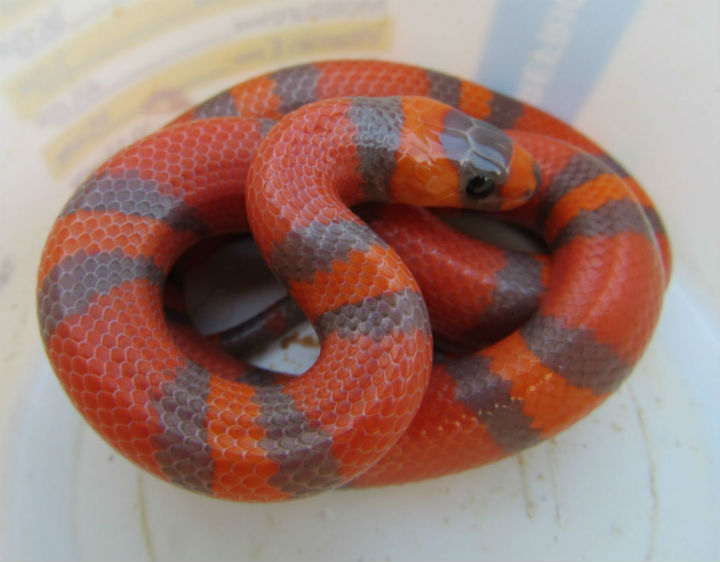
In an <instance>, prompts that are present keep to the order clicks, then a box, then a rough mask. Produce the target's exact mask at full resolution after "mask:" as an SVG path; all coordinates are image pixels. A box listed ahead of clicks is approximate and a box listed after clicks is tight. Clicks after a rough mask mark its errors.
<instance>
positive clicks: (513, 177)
mask: <svg viewBox="0 0 720 562" xmlns="http://www.w3.org/2000/svg"><path fill="white" fill-rule="evenodd" d="M403 106H404V114H405V130H406V131H407V132H406V133H405V134H404V137H403V141H402V142H401V148H400V150H399V152H400V153H401V154H402V156H401V157H400V158H398V173H397V174H396V177H395V178H393V179H394V184H395V186H396V187H394V188H393V192H394V196H395V199H396V200H402V201H403V202H408V203H415V204H419V205H425V206H440V207H465V208H470V209H477V210H483V211H499V210H507V209H512V208H515V207H518V206H519V205H522V204H523V203H525V202H526V201H527V200H528V199H530V197H532V195H533V194H534V193H535V190H536V189H537V187H538V184H539V179H540V174H539V169H538V168H537V166H536V165H535V163H534V162H533V160H532V158H531V157H530V155H529V154H528V153H527V151H525V150H524V149H523V148H522V147H520V146H519V145H518V144H517V143H515V142H514V141H513V139H511V138H510V137H509V136H508V135H507V134H506V133H505V132H503V131H502V130H500V129H498V128H497V127H494V126H493V125H490V124H489V123H486V122H484V121H481V120H479V119H475V118H473V117H470V116H468V115H466V114H465V113H463V112H461V111H459V110H457V109H455V108H451V107H449V106H447V105H444V104H441V103H440V102H437V101H434V100H428V99H426V98H410V97H408V98H404V99H403ZM408 106H409V107H408ZM401 183H402V185H403V187H401Z"/></svg>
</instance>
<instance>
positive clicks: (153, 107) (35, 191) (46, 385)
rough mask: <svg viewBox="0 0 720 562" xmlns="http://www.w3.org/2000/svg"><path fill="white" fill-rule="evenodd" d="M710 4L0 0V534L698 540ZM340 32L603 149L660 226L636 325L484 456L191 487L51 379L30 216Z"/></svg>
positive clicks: (608, 543) (719, 541)
mask: <svg viewBox="0 0 720 562" xmlns="http://www.w3.org/2000/svg"><path fill="white" fill-rule="evenodd" d="M718 21H720V5H718V3H717V2H715V1H714V0H693V1H689V2H682V3H681V2H670V1H661V0H644V1H642V0H607V1H603V2H600V1H597V0H536V1H529V0H528V1H522V0H497V1H496V2H493V1H490V0H467V1H462V0H448V1H446V2H430V1H426V0H423V1H419V0H414V1H413V0H284V1H260V0H244V1H231V0H205V1H198V0H156V1H153V2H150V1H140V0H138V1H135V2H132V1H127V2H125V1H119V0H99V1H98V0H86V1H81V0H72V1H63V2H61V1H60V0H57V1H48V0H30V1H26V0H23V1H21V0H7V1H5V2H2V3H1V4H0V123H2V132H3V133H2V135H0V240H2V243H0V317H1V318H2V320H3V321H2V323H0V365H2V377H0V451H2V453H1V454H0V559H2V560H85V559H90V560H214V559H236V560H340V561H344V560H468V561H469V560H481V559H491V560H541V559H542V560H585V559H601V560H615V559H622V560H636V559H653V560H654V559H682V560H700V559H716V558H718V557H720V538H719V536H718V529H720V515H719V513H720V512H719V511H718V509H717V505H718V504H719V503H720V478H719V476H720V474H719V470H718V461H719V460H720V454H719V453H720V421H719V420H720V418H718V415H717V403H718V399H719V398H720V383H719V382H718V380H719V377H718V375H720V292H718V281H720V252H719V251H718V245H717V240H718V239H719V238H720V221H718V220H717V216H716V215H717V212H718V209H720V190H718V187H719V186H720V182H719V180H718V178H719V177H720V164H718V162H720V159H718V155H717V153H718V149H720V133H719V131H720V109H719V108H720V103H719V102H720V95H719V92H720V70H719V67H718V60H720V59H719V55H720V33H718ZM343 57H376V58H382V59H388V60H397V61H402V62H410V63H414V64H419V65H423V66H428V67H432V68H435V69H437V70H442V71H444V72H448V73H452V74H457V75H460V76H463V77H466V78H469V79H472V80H476V81H479V82H481V83H484V84H485V85H487V86H489V87H492V88H495V89H499V90H501V91H503V92H505V93H507V94H511V95H515V96H518V97H521V98H523V99H525V100H526V101H530V102H532V103H535V104H537V105H539V106H541V107H543V108H544V109H547V110H549V111H551V112H554V113H556V114H557V115H559V116H560V117H563V118H565V119H567V120H569V121H570V122H571V123H572V124H573V125H575V126H576V127H577V128H578V129H580V130H581V131H582V132H584V133H586V134H587V135H589V136H590V137H592V138H594V139H595V140H597V141H598V142H599V143H600V144H601V145H602V146H604V147H605V148H606V149H608V150H609V151H610V152H611V153H612V154H614V155H615V156H616V157H617V158H618V159H619V160H620V161H621V162H622V163H623V164H624V165H625V166H626V167H627V168H628V169H629V170H630V171H631V172H632V173H633V174H634V175H635V176H636V177H637V178H638V179H639V180H640V182H641V183H642V184H643V185H644V186H645V187H646V188H647V189H648V191H649V192H650V193H651V195H652V196H653V198H654V200H655V201H656V203H657V205H658V207H659V209H660V211H661V213H662V215H663V217H664V219H665V221H666V224H667V227H668V230H669V233H670V236H671V240H672V243H673V249H674V255H675V264H676V265H675V272H674V276H673V281H672V283H671V285H670V288H669V290H668V292H667V295H666V301H665V308H664V311H663V315H662V319H661V322H660V325H659V326H658V328H657V332H656V334H655V338H654V340H653V342H652V344H651V345H650V348H649V349H648V351H647V353H646V355H645V357H644V358H643V360H642V362H641V363H640V364H639V365H638V367H637V369H636V371H635V373H634V374H633V376H632V377H631V378H630V379H629V381H628V382H626V383H625V384H624V385H623V386H622V387H621V389H620V390H619V392H618V393H617V394H616V395H615V396H613V397H612V398H611V399H609V400H608V401H607V403H605V404H604V405H603V406H602V407H601V408H599V409H598V410H597V411H596V412H594V413H593V414H592V415H590V416H589V417H588V418H587V419H585V420H583V421H582V422H580V423H578V424H577V425H576V426H574V427H573V428H571V429H570V430H568V431H566V432H564V433H562V434H561V435H560V436H559V437H557V438H556V439H553V440H551V441H549V442H546V443H543V444H541V445H539V446H536V447H534V448H532V449H530V450H528V451H526V452H524V453H522V454H519V455H516V456H515V457H512V458H509V459H506V460H504V461H502V462H499V463H496V464H494V465H491V466H487V467H484V468H480V469H477V470H472V471H468V472H465V473H462V474H458V475H454V476H448V477H445V478H441V479H437V480H433V481H427V482H422V483H417V484H410V485H405V486H399V487H392V488H384V489H375V490H361V491H337V492H331V493H327V494H324V495H321V496H318V497H315V498H310V499H306V500H298V501H295V502H291V503H285V504H276V505H246V504H232V503H228V502H222V501H218V500H213V499H208V498H205V497H200V496H197V495H193V494H191V493H189V492H185V491H183V490H180V489H177V488H175V487H172V486H171V485H169V484H166V483H164V482H161V481H158V480H156V479H155V478H153V477H151V476H148V475H146V474H145V473H143V472H141V471H140V470H138V469H137V468H135V467H134V466H133V465H131V464H130V463H129V462H128V461H126V460H125V459H123V458H121V457H120V456H119V455H117V454H116V453H115V452H114V451H113V450H112V449H111V448H110V447H109V446H108V445H106V444H105V443H104V442H103V441H102V440H101V439H100V438H99V437H98V436H97V435H96V434H95V433H94V432H93V431H92V430H91V429H89V428H88V426H87V425H86V424H85V423H84V421H83V420H82V419H81V418H80V416H79V415H78V414H77V413H76V412H75V410H74V409H73V407H72V405H71V404H70V402H69V400H68V399H67V397H66V396H65V394H64V393H63V391H62V390H61V388H60V386H59V384H58V383H57V381H56V379H55V377H54V376H53V374H52V372H51V370H50V367H49V364H48V362H47V360H46V358H45V355H44V352H43V349H42V345H41V340H40V337H39V333H38V330H37V326H36V319H35V300H34V298H35V297H34V290H35V279H36V268H37V264H38V260H39V255H40V252H41V249H42V246H43V244H44V241H45V237H46V235H47V232H48V230H49V228H50V225H51V224H52V222H53V220H54V218H55V216H56V214H57V213H58V211H59V209H60V208H61V207H62V205H63V203H64V201H65V200H66V199H67V197H68V196H69V195H70V193H71V192H72V191H73V190H74V188H75V186H76V185H77V184H78V183H79V181H81V180H82V178H83V177H84V176H85V175H86V174H87V173H88V172H89V171H90V170H91V169H93V168H94V167H95V166H97V165H98V164H99V163H100V162H102V160H104V158H105V157H106V156H108V155H109V154H110V153H112V152H114V151H115V150H116V149H117V148H119V147H121V146H123V145H125V144H127V143H128V142H130V141H131V140H133V139H135V138H138V137H139V136H141V135H142V134H144V133H146V132H149V131H152V130H154V129H156V128H157V127H158V126H159V125H161V124H162V123H164V122H166V121H167V120H168V119H169V118H171V117H172V116H173V115H175V114H177V113H178V112H179V111H181V110H182V109H184V108H187V107H189V106H190V105H192V104H193V103H196V102H198V101H200V100H202V99H203V98H205V97H207V96H209V95H210V94H213V93H215V92H218V91H220V90H221V89H223V88H225V87H227V86H229V85H231V84H233V83H235V82H237V81H239V80H241V79H244V78H247V77H250V76H253V75H256V74H259V73H261V72H264V71H267V70H271V69H273V68H277V67H279V66H284V65H287V64H291V63H295V62H304V61H310V60H317V59H326V58H343ZM302 353H308V351H307V349H304V348H303V347H302V346H292V347H290V348H289V349H288V350H285V351H282V350H281V351H278V352H277V354H276V356H274V357H271V358H270V361H271V362H272V361H276V362H277V364H280V363H283V362H284V363H286V364H287V363H288V362H290V363H292V362H293V361H297V360H298V355H297V354H302ZM299 360H304V359H303V358H302V357H300V359H299Z"/></svg>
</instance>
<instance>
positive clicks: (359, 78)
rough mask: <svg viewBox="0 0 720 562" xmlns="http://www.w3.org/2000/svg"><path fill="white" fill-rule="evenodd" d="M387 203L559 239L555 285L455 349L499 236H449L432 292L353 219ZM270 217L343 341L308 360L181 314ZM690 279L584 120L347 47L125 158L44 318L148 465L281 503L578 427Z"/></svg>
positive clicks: (75, 396)
mask: <svg viewBox="0 0 720 562" xmlns="http://www.w3.org/2000/svg"><path fill="white" fill-rule="evenodd" d="M364 202H375V203H378V204H388V203H393V204H398V205H400V206H401V208H402V207H406V208H405V209H404V210H401V211H399V212H400V214H401V215H402V216H403V217H405V219H402V218H399V219H392V218H391V219H390V221H391V222H392V220H396V223H395V224H396V225H401V223H402V221H403V220H406V221H407V222H408V224H425V227H421V228H420V230H421V231H422V232H424V233H428V236H430V237H432V232H431V231H433V228H434V227H433V226H432V224H435V223H434V222H433V221H436V219H435V218H433V217H430V216H425V219H426V221H427V222H426V223H423V220H424V219H422V217H420V216H418V213H425V211H423V210H418V209H419V207H432V208H438V207H447V208H459V209H466V210H467V211H466V212H468V213H475V212H477V211H484V212H487V213H489V214H491V215H493V216H502V217H504V218H507V219H508V220H511V221H513V222H515V223H517V224H520V225H523V227H526V228H529V229H533V230H534V231H536V232H537V233H538V235H539V236H540V237H541V238H542V240H543V241H544V243H545V244H546V245H547V248H548V250H549V257H547V259H545V260H544V261H543V260H540V262H538V261H537V259H536V258H534V257H532V256H531V257H530V261H529V262H527V260H526V262H524V264H522V265H520V266H519V270H524V271H527V270H528V268H529V269H530V270H532V271H534V273H533V274H532V277H533V279H535V281H534V283H536V284H538V283H539V284H540V285H541V289H540V290H537V291H535V292H534V293H533V294H534V296H533V297H532V299H531V300H532V301H533V304H532V306H531V307H530V309H529V311H527V312H524V313H523V314H524V316H525V319H524V320H523V321H522V322H521V323H520V325H519V326H516V327H514V328H512V327H511V328H507V329H505V332H506V333H505V334H504V335H503V336H502V337H500V338H499V339H498V340H497V341H494V342H492V343H490V344H488V345H486V346H483V347H482V348H480V349H477V350H474V351H471V352H467V353H449V354H441V353H435V354H433V326H432V325H431V315H432V313H431V309H432V308H440V309H442V308H443V307H445V306H447V303H446V302H445V301H446V300H447V299H445V298H444V295H443V293H445V292H446V291H447V292H448V293H452V292H453V291H454V294H455V295H456V296H455V297H452V299H451V300H453V299H454V300H455V303H456V304H455V305H454V306H455V310H461V309H465V308H471V307H470V305H468V304H467V303H468V302H470V301H472V300H473V297H474V296H476V295H473V294H472V293H470V292H469V291H472V290H473V289H472V285H467V284H463V282H458V275H456V272H457V271H461V270H464V269H467V268H468V267H469V269H472V266H467V260H473V259H474V258H473V255H476V254H471V253H469V250H467V249H466V246H465V244H466V243H467V245H468V247H469V245H472V244H475V243H476V242H477V241H474V240H469V239H468V240H465V242H462V243H459V242H458V238H452V236H455V234H448V236H450V237H451V238H448V239H447V240H451V242H447V240H446V242H445V243H444V245H443V242H442V240H440V241H439V242H429V241H428V242H427V245H428V246H429V245H430V244H432V243H435V244H438V246H436V247H437V248H439V249H440V250H438V251H436V252H435V253H436V254H439V255H442V259H443V260H444V261H442V263H443V264H444V265H442V266H438V265H437V264H436V263H435V262H432V260H429V259H420V260H419V261H420V263H421V265H420V269H422V268H423V267H425V268H426V269H427V275H424V276H426V277H429V278H434V279H435V281H434V283H435V285H431V286H430V288H428V287H427V286H426V288H425V289H423V288H422V287H421V285H419V282H418V280H417V279H416V277H415V276H414V274H413V273H414V272H413V271H411V269H410V268H409V267H408V265H407V264H406V263H405V261H404V260H403V259H402V258H401V257H400V255H399V254H398V252H397V251H396V250H395V249H394V248H393V245H392V244H391V243H388V241H387V240H386V239H385V238H384V237H383V236H381V235H380V234H378V233H377V232H375V231H374V230H372V229H371V228H369V227H368V226H367V224H366V222H364V221H363V220H362V219H361V218H359V217H358V215H357V214H356V213H354V212H353V210H352V209H354V208H355V206H357V205H359V204H362V203H364ZM351 208H352V209H351ZM388 208H390V207H388ZM383 209H386V208H385V207H381V210H380V211H378V212H379V213H386V212H390V213H394V212H395V211H385V210H383ZM413 217H414V218H413ZM393 228H397V229H399V230H400V231H402V230H403V229H402V228H400V226H396V227H393ZM438 228H439V227H438ZM247 231H251V232H252V235H253V238H254V240H255V242H256V244H257V245H258V247H259V249H260V252H261V254H262V256H263V258H264V259H265V261H266V263H267V264H268V266H269V267H270V269H271V270H272V271H273V273H274V274H275V276H276V277H277V278H278V279H279V280H280V281H281V282H282V283H283V284H284V285H285V287H286V288H287V291H288V293H289V295H290V296H291V297H292V299H293V301H294V302H295V303H296V304H297V306H298V307H299V309H300V310H301V311H302V313H303V314H304V316H305V317H307V318H308V319H309V320H310V322H311V324H312V326H313V328H314V329H315V331H316V333H317V334H318V337H319V340H320V354H319V357H318V359H317V361H316V362H315V363H314V364H313V365H312V366H311V367H310V368H309V369H308V370H307V371H306V372H305V373H304V374H302V375H301V376H289V375H286V374H283V373H276V372H272V371H269V370H267V369H264V368H261V367H257V366H255V365H252V364H249V363H247V362H243V361H240V360H238V359H236V358H234V357H231V356H230V355H228V354H227V353H217V352H216V351H215V350H214V348H212V347H211V346H209V345H208V344H207V342H204V341H202V340H201V339H200V338H199V337H198V336H197V334H196V333H194V331H193V329H192V327H184V326H183V325H182V324H174V323H173V322H170V321H169V320H168V318H166V314H165V310H166V308H165V307H164V300H165V298H166V297H165V296H164V289H165V285H166V280H167V278H168V275H169V274H170V272H171V270H172V268H173V265H174V264H175V263H176V262H177V260H178V258H179V257H180V256H182V255H183V254H184V253H185V252H186V251H187V250H188V249H189V248H191V247H192V246H193V245H194V244H197V243H198V242H199V241H202V240H205V239H207V238H208V237H211V236H217V235H222V234H227V233H236V232H247ZM443 232H445V230H443ZM386 234H387V233H386ZM406 236H408V238H409V240H410V243H411V246H410V247H412V241H413V240H415V241H417V240H418V239H419V238H420V236H417V237H415V236H413V235H412V234H410V235H406ZM440 238H442V236H440ZM425 244H426V242H425V241H424V240H423V245H425ZM415 247H416V248H417V246H415ZM466 250H467V251H466ZM409 253H410V254H420V255H424V256H425V257H427V252H426V253H424V254H423V253H422V252H417V251H415V252H413V251H410V252H409ZM510 261H512V260H510ZM437 263H440V262H437ZM528 263H530V265H528ZM423 264H424V265H423ZM448 264H450V265H448ZM463 264H465V265H463ZM532 264H534V265H532ZM501 269H502V268H501ZM670 269H671V254H670V245H669V241H668V236H667V233H666V230H665V227H664V225H663V223H662V220H661V218H660V216H659V213H658V212H657V210H656V208H655V206H654V205H653V203H652V201H651V199H650V197H649V196H648V194H647V193H646V192H645V191H644V190H643V188H642V187H640V185H639V184H638V182H637V181H636V180H635V179H634V178H632V176H630V174H629V173H627V172H626V171H625V170H624V168H622V166H620V165H619V164H618V163H617V162H616V161H615V160H614V159H613V158H612V157H610V156H609V155H607V153H606V152H605V151H604V150H602V149H601V148H600V147H599V146H598V145H596V144H595V143H593V142H592V141H590V140H589V139H587V138H586V137H585V136H583V135H582V134H581V133H579V132H577V131H576V130H574V129H572V128H571V127H570V126H569V125H566V124H565V123H563V122H561V121H560V120H558V119H556V118H555V117H552V116H551V115H549V114H547V113H545V112H543V111H541V110H539V109H537V108H534V107H532V106H530V105H528V104H525V103H522V102H520V101H517V100H515V99H513V98H510V97H508V96H505V95H503V94H501V93H498V92H494V91H492V90H489V89H487V88H485V87H483V86H480V85H478V84H475V83H473V82H470V81H466V80H463V79H460V78H457V77H453V76H450V75H447V74H444V73H441V72H438V71H434V70H428V69H424V68H421V67H416V66H411V65H407V64H401V63H394V62H387V61H375V60H347V61H324V62H316V63H308V64H302V65H297V66H293V67H289V68H284V69H280V70H277V71H274V72H271V73H268V74H264V75H262V76H259V77H256V78H253V79H250V80H247V81H245V82H242V83H240V84H238V85H236V86H233V87H231V88H230V89H228V90H226V91H224V92H222V93H220V94H218V95H216V96H214V97H212V98H210V99H208V100H206V101H205V102H202V103H200V104H198V105H197V106H195V107H193V108H192V109H190V110H188V111H186V112H185V113H183V114H182V115H180V116H179V117H178V118H176V119H175V120H174V121H172V122H171V123H169V124H168V125H167V126H165V127H163V128H161V129H159V130H158V131H156V132H154V133H152V134H150V135H148V136H146V137H144V138H142V139H140V140H138V141H136V142H134V143H133V144H131V145H130V146H128V147H126V148H124V149H122V150H121V151H119V152H118V153H116V154H115V155H113V156H111V157H110V158H109V159H108V160H106V161H105V162H104V163H103V164H101V165H100V166H99V167H98V168H97V169H96V170H95V171H93V172H92V173H91V174H90V175H89V176H88V178H87V179H86V180H85V181H84V182H83V183H82V184H81V185H80V186H79V187H78V189H77V190H76V191H75V193H74V194H73V195H72V196H71V198H70V199H69V201H68V202H67V203H66V205H65V207H64V208H63V209H62V211H61V212H60V214H59V216H58V218H57V220H56V221H55V223H54V225H53V226H52V228H51V231H50V233H49V236H48V239H47V242H46V245H45V248H44V250H43V253H42V256H41V260H40V266H39V271H38V286H37V309H38V319H39V325H40V333H41V337H42V339H43V343H44V346H45V349H46V352H47V355H48V358H49V361H50V364H51V366H52V368H53V370H54V371H55V373H56V375H57V378H58V380H59V382H60V384H61V386H62V387H63V388H64V390H65V392H66V393H67V395H68V396H69V398H70V400H71V401H72V403H73V404H74V405H75V407H76V408H77V409H78V411H79V412H80V413H81V414H82V416H83V417H84V418H85V420H86V421H87V422H88V424H89V425H90V426H91V427H93V428H94V429H95V430H96V431H97V433H98V434H99V435H100V436H101V437H102V438H103V439H105V440H106V441H107V442H108V443H109V444H110V445H112V446H113V447H114V448H115V449H116V450H117V451H119V452H120V453H121V454H122V455H123V456H125V457H126V458H128V459H129V460H131V461H132V462H134V463H135V464H137V465H139V466H140V467H141V468H143V469H145V470H146V471H148V472H149V473H151V474H153V475H155V476H157V477H159V478H161V479H163V480H166V481H168V482H171V483H173V484H176V485H178V486H180V487H183V488H186V489H189V490H191V491H193V492H198V493H202V494H206V495H210V496H213V497H218V498H223V499H230V500H237V501H249V502H269V501H280V500H289V499H294V498H300V497H305V496H310V495H313V494H317V493H319V492H322V491H325V490H330V489H336V488H346V487H358V488H360V487H367V486H382V485H389V484H401V483H406V482H411V481H417V480H423V479H427V478H435V477H439V476H443V475H446V474H451V473H455V472H458V471H461V470H467V469H469V468H474V467H478V466H481V465H484V464H487V463H490V462H494V461H497V460H499V459H501V458H504V457H506V456H508V455H511V454H515V453H517V452H519V451H522V450H524V449H525V448H527V447H530V446H532V445H535V444H537V443H539V442H541V441H542V440H544V439H547V438H549V437H551V436H553V435H555V434H557V433H558V432H559V431H561V430H563V429H565V428H567V427H569V426H570V425H572V424H573V423H575V422H576V421H578V420H580V419H581V418H583V417H584V416H586V415H587V414H588V413H589V412H590V411H592V410H593V409H594V408H595V407H597V406H598V405H600V404H601V403H602V402H603V401H604V400H606V399H607V398H608V397H609V396H610V395H611V394H612V393H613V391H615V390H616V389H617V388H618V386H619V385H620V384H621V383H622V381H623V380H625V378H626V377H627V376H628V375H629V373H630V372H631V371H632V369H633V367H634V366H635V364H636V363H637V362H638V360H639V359H640V358H641V357H642V354H643V352H644V350H645V348H646V347H647V344H648V343H649V341H650V339H651V337H652V333H653V330H654V327H655V325H656V324H657V321H658V318H659V314H660V311H661V308H662V296H663V292H664V289H665V287H666V285H667V283H668V279H669V276H670ZM416 270H417V268H416ZM523 275H524V274H523ZM422 276H423V275H421V277H422ZM521 277H522V276H521ZM424 283H425V282H424ZM515 292H517V291H515ZM520 292H522V291H520ZM512 294H513V291H512V290H511V291H508V292H507V293H506V296H505V299H506V300H508V299H509V300H512V298H513V297H512ZM431 295H439V299H435V301H436V302H435V304H432V305H431V304H429V303H428V302H426V301H427V300H428V299H429V300H432V299H430V296H431ZM494 296H495V297H498V298H499V296H498V295H497V294H496V295H494ZM426 297H427V299H426ZM483 298H485V300H488V299H490V300H492V298H493V295H490V296H489V297H488V296H487V295H485V296H484V297H483ZM444 303H445V304H444ZM527 306H529V305H522V306H521V307H520V308H523V307H525V308H527ZM503 308H505V309H508V310H509V309H512V308H513V306H512V304H511V303H505V304H502V303H501V305H500V306H499V308H498V310H501V309H503ZM429 310H430V311H429ZM453 316H454V313H453V314H451V315H450V316H449V318H450V320H448V322H450V323H451V320H452V317H453ZM495 316H496V317H497V316H498V313H496V315H495ZM178 326H179V327H178ZM449 330H450V331H452V327H450V328H449ZM468 330H469V331H472V330H473V327H472V322H471V323H470V324H467V325H466V326H465V327H463V328H462V329H461V330H459V331H458V332H457V334H456V335H457V336H458V337H460V338H461V339H462V338H463V337H465V336H466V335H467V332H468Z"/></svg>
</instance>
